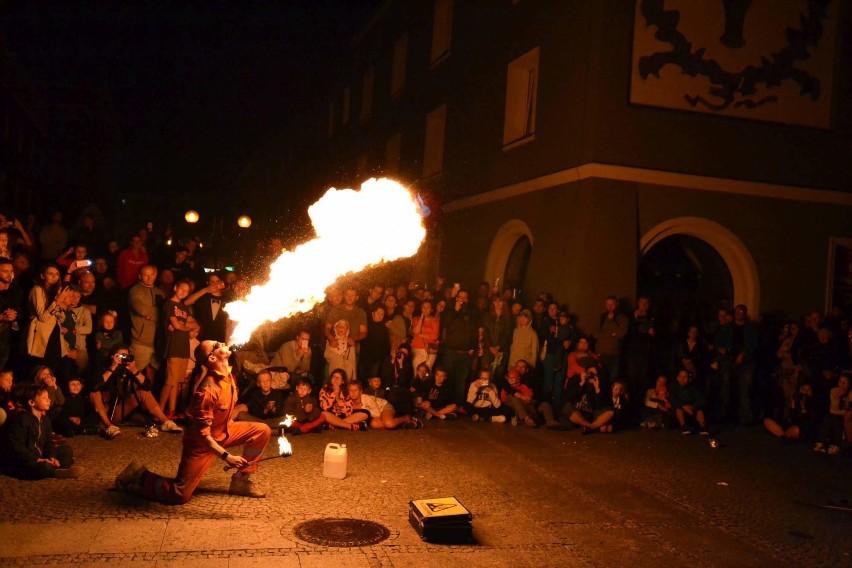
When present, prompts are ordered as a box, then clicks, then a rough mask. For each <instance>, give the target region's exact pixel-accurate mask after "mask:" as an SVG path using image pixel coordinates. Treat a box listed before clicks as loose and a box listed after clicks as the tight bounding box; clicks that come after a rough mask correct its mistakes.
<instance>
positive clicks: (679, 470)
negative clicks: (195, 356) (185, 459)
mask: <svg viewBox="0 0 852 568" xmlns="http://www.w3.org/2000/svg"><path fill="white" fill-rule="evenodd" d="M140 432H141V429H133V428H128V429H125V431H124V434H123V435H122V437H120V438H119V439H117V440H115V441H113V442H108V441H106V440H103V439H100V438H95V437H86V438H77V439H74V440H73V441H72V444H73V446H74V448H75V451H76V453H77V454H78V456H79V458H80V463H81V464H82V465H84V466H85V467H86V472H85V474H84V476H83V478H81V479H79V480H72V481H59V480H46V481H41V482H20V481H17V480H12V479H9V478H3V480H2V484H0V500H1V502H2V509H3V522H2V523H0V565H1V566H38V565H44V564H51V565H72V564H73V565H77V566H79V565H92V566H105V565H107V563H109V565H110V566H122V567H124V566H139V567H142V566H157V567H163V566H181V567H184V568H185V567H192V566H205V567H212V568H218V567H258V566H293V567H309V566H340V565H346V566H347V567H348V568H349V567H360V566H423V565H426V563H431V564H433V565H436V566H459V565H468V566H471V567H472V566H512V567H517V566H530V567H533V566H535V567H538V566H581V565H582V566H586V565H590V566H618V565H622V566H814V565H826V566H829V565H835V566H837V565H846V566H848V565H852V557H850V554H852V544H850V539H849V538H848V535H849V528H850V527H852V512H850V511H846V510H843V509H842V508H843V507H849V506H850V504H849V503H848V502H847V501H846V500H847V499H850V497H852V495H850V491H849V473H850V471H852V460H850V459H849V458H848V457H843V458H831V457H828V456H825V455H814V454H812V453H811V452H810V451H809V448H807V447H805V446H803V445H794V446H782V445H780V444H779V443H778V442H777V441H775V440H773V439H771V438H769V437H768V436H765V435H763V434H762V433H761V432H760V431H759V430H758V429H753V430H733V431H730V432H727V433H722V434H721V435H719V436H718V439H719V442H720V447H719V448H716V449H713V448H711V447H710V445H709V444H708V442H707V439H706V438H700V437H698V436H692V437H684V436H682V435H681V434H680V433H679V432H676V431H673V432H646V431H635V432H625V433H618V434H613V435H592V436H582V435H580V433H579V432H576V431H573V432H554V431H548V430H543V429H539V430H530V429H528V428H525V427H522V426H517V427H512V426H510V425H508V424H506V425H503V424H483V423H471V422H468V421H460V422H455V423H450V422H444V423H435V421H432V422H430V423H428V424H427V426H426V428H425V429H423V430H417V431H401V432H367V433H350V432H339V431H337V432H325V433H323V434H320V435H306V436H300V437H295V438H292V442H293V446H294V456H293V457H292V458H288V459H280V460H273V461H271V462H269V463H268V464H264V466H265V467H263V468H262V470H261V475H260V476H259V479H262V480H263V481H264V484H265V486H266V488H267V489H268V491H269V497H268V498H266V499H263V500H252V499H245V498H236V497H231V496H229V495H228V494H227V487H228V481H229V477H228V474H227V473H225V472H223V471H222V467H221V464H219V463H218V462H217V463H216V464H215V466H214V468H213V469H211V470H210V472H209V473H208V475H207V477H206V478H205V480H204V481H203V482H202V485H201V489H202V490H203V491H202V490H200V491H199V492H198V493H197V494H196V496H195V497H194V498H193V499H192V501H191V502H190V503H189V504H187V505H184V506H165V505H160V504H155V503H148V502H143V501H140V500H137V499H135V498H127V497H123V496H122V495H120V494H118V493H116V492H113V491H107V489H108V488H109V487H110V486H111V485H112V482H113V479H114V478H115V475H116V473H117V472H118V471H119V470H120V469H121V468H122V467H123V465H124V464H125V463H126V462H127V461H128V460H129V459H131V458H132V457H139V458H141V459H142V460H143V461H144V462H145V463H146V464H147V465H148V466H149V468H150V469H152V470H154V471H157V472H161V473H167V474H172V473H174V471H175V469H176V466H177V459H178V455H179V447H180V437H179V436H174V435H166V434H161V435H160V436H159V437H158V438H154V439H148V438H145V437H142V436H141V435H139V433H140ZM333 441H334V442H343V443H346V444H347V445H348V448H349V473H350V475H349V476H348V477H347V478H346V479H345V480H333V479H326V478H324V477H322V475H321V470H322V455H323V450H324V447H325V445H326V444H327V443H329V442H333ZM273 445H274V444H270V447H269V448H268V449H267V451H268V453H270V454H272V453H273V452H274V450H275V449H274V448H273ZM450 495H452V496H455V497H457V498H458V499H459V500H460V501H461V502H462V503H464V504H465V505H466V506H467V508H468V509H470V510H471V511H472V512H473V514H474V522H473V524H474V536H475V538H476V543H475V544H472V545H464V546H443V545H432V544H427V543H425V542H422V541H421V540H420V538H419V537H418V536H417V535H416V533H415V532H414V530H413V529H412V528H411V527H410V526H409V525H408V523H407V511H408V506H407V504H408V502H409V501H410V500H412V499H421V498H429V497H440V496H450ZM831 504H834V505H839V507H840V508H839V509H831V508H828V507H825V505H831ZM334 517H346V518H359V519H367V520H372V521H376V522H379V523H381V524H383V525H384V526H386V527H387V528H388V529H389V530H390V538H389V539H387V540H385V541H384V542H382V543H380V544H377V545H374V546H369V547H363V548H331V547H321V546H316V545H312V544H309V543H307V542H304V541H301V540H299V539H298V538H296V536H295V535H294V534H293V527H294V526H295V525H297V524H298V523H300V522H302V521H305V520H310V519H318V518H334Z"/></svg>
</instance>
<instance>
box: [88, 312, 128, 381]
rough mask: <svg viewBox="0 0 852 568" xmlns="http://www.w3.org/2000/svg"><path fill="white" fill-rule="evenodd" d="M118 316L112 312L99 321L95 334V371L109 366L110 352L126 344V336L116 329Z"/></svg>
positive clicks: (103, 315) (102, 316)
mask: <svg viewBox="0 0 852 568" xmlns="http://www.w3.org/2000/svg"><path fill="white" fill-rule="evenodd" d="M117 323H118V314H117V313H116V312H114V311H112V310H109V311H106V312H104V313H103V314H102V315H101V317H100V319H99V321H98V330H97V331H96V332H95V364H94V368H95V369H103V368H104V367H106V366H107V365H108V364H109V360H110V356H109V353H110V350H111V349H112V348H113V347H115V346H116V345H123V344H124V336H123V335H122V333H121V330H120V329H118V328H117V327H116V324H117Z"/></svg>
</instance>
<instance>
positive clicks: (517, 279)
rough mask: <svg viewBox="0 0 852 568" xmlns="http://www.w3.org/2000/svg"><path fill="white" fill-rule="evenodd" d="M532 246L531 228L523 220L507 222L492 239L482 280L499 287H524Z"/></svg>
mask: <svg viewBox="0 0 852 568" xmlns="http://www.w3.org/2000/svg"><path fill="white" fill-rule="evenodd" d="M532 246H533V237H532V231H530V228H529V227H528V226H527V224H526V223H524V222H523V221H521V220H519V219H512V220H511V221H508V222H506V223H505V224H504V225H503V226H502V227H500V229H498V230H497V234H496V235H494V240H493V241H492V242H491V249H490V250H489V251H488V260H487V261H486V263H485V275H484V280H485V281H486V282H489V283H491V284H492V285H493V284H495V283H496V284H498V285H499V287H500V288H501V289H502V288H512V289H518V290H520V289H523V287H524V280H525V278H526V274H527V265H528V264H529V260H530V255H531V253H532Z"/></svg>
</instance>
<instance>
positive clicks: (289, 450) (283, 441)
mask: <svg viewBox="0 0 852 568" xmlns="http://www.w3.org/2000/svg"><path fill="white" fill-rule="evenodd" d="M278 455H279V456H282V457H283V456H292V455H293V447H292V446H291V445H290V442H289V441H288V440H287V438H285V437H284V436H278Z"/></svg>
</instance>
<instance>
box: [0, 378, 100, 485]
mask: <svg viewBox="0 0 852 568" xmlns="http://www.w3.org/2000/svg"><path fill="white" fill-rule="evenodd" d="M21 402H22V403H23V404H25V405H26V408H25V410H22V411H21V412H18V413H16V414H15V415H14V417H13V418H12V419H11V420H10V423H9V424H8V428H5V429H4V432H3V433H4V435H3V439H2V441H0V469H2V471H3V472H4V473H6V474H7V475H11V476H12V477H17V478H18V479H45V478H48V477H55V478H57V479H70V478H76V477H80V475H81V474H82V472H83V468H82V467H80V466H75V465H74V452H73V450H72V449H71V446H69V445H67V444H65V445H62V446H55V445H54V444H53V427H52V425H51V421H50V418H49V417H48V415H47V414H48V410H49V409H50V396H49V395H48V393H47V387H45V386H44V385H27V386H26V387H25V388H24V389H23V395H22V397H21Z"/></svg>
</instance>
